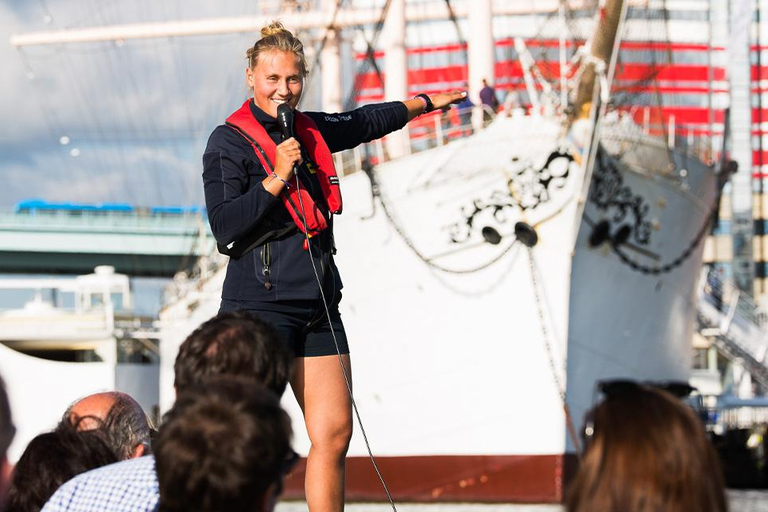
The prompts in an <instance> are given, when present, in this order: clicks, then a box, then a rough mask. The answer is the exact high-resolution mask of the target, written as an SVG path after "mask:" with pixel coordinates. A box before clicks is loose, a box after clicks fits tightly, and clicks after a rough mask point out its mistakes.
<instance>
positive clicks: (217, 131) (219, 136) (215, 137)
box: [208, 124, 245, 149]
mask: <svg viewBox="0 0 768 512" xmlns="http://www.w3.org/2000/svg"><path fill="white" fill-rule="evenodd" d="M244 142H245V139H244V137H243V136H242V135H240V134H239V133H237V131H236V130H235V129H234V128H232V127H231V126H227V125H226V124H220V125H219V126H217V127H216V128H214V129H213V131H212V132H211V136H210V137H208V148H209V149H210V148H212V147H217V148H222V149H226V148H230V147H231V146H233V145H234V146H242V145H243V144H244Z"/></svg>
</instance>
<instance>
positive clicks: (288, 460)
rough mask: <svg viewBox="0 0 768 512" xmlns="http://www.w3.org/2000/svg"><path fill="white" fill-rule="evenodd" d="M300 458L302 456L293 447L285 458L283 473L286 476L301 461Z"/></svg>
mask: <svg viewBox="0 0 768 512" xmlns="http://www.w3.org/2000/svg"><path fill="white" fill-rule="evenodd" d="M300 458H301V456H300V455H299V454H298V453H296V451H295V450H293V448H291V449H290V451H289V452H288V455H287V456H286V457H285V460H284V461H283V466H282V468H281V473H282V475H283V476H286V475H287V474H289V473H290V472H291V471H292V470H293V468H294V467H296V463H298V462H299V459H300Z"/></svg>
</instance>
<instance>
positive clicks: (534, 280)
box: [528, 247, 581, 458]
mask: <svg viewBox="0 0 768 512" xmlns="http://www.w3.org/2000/svg"><path fill="white" fill-rule="evenodd" d="M528 265H529V267H530V270H531V284H532V285H533V295H534V298H535V299H536V310H537V313H538V315H539V324H540V325H541V336H542V338H543V340H544V348H546V351H547V360H548V361H549V369H550V371H551V372H552V378H553V379H554V381H555V386H556V387H557V392H558V394H559V395H560V400H561V401H562V403H563V411H564V412H565V423H566V426H567V428H568V434H569V435H570V437H571V441H572V442H573V446H574V447H575V448H576V453H577V455H578V456H579V458H581V446H580V443H579V437H578V435H577V433H576V427H575V425H574V423H573V415H571V409H570V407H569V406H568V400H567V398H566V395H565V386H563V383H562V381H561V380H560V374H559V372H558V371H557V365H556V364H555V355H554V351H553V350H552V343H551V342H550V339H549V330H547V322H546V315H545V314H544V304H543V301H542V300H541V295H540V294H539V278H538V273H537V270H536V261H535V259H534V257H533V248H532V247H528Z"/></svg>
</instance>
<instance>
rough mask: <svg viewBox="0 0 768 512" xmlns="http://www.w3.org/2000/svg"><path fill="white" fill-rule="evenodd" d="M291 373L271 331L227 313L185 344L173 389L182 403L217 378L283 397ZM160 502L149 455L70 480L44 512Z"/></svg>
mask: <svg viewBox="0 0 768 512" xmlns="http://www.w3.org/2000/svg"><path fill="white" fill-rule="evenodd" d="M291 369H292V354H291V353H290V352H289V351H288V349H287V348H286V346H285V344H284V343H282V340H280V338H279V336H278V334H277V333H276V332H275V331H274V330H273V329H272V328H271V327H270V326H269V325H267V324H265V323H264V322H262V321H260V320H258V319H256V318H254V317H252V316H249V315H246V314H243V313H223V314H219V315H217V316H215V317H213V318H212V319H210V320H208V321H207V322H205V323H203V324H202V325H201V326H200V327H198V328H197V329H196V330H195V331H194V332H193V333H192V334H190V335H189V336H188V337H187V339H186V340H185V341H184V343H182V344H181V347H179V354H178V356H177V357H176V363H175V365H174V374H175V381H174V385H175V387H176V392H177V393H178V394H179V397H181V396H182V395H184V396H186V395H187V394H188V393H187V392H188V391H189V390H193V389H194V390H196V389H199V388H200V387H201V386H203V387H204V385H205V383H206V382H208V381H209V380H210V379H212V378H213V379H215V378H219V377H226V378H238V379H246V380H248V381H249V382H250V384H251V386H252V387H253V388H260V387H262V386H263V387H264V388H266V389H267V390H269V391H270V392H272V393H273V394H274V395H275V396H276V397H279V396H281V395H282V394H283V392H284V391H285V388H286V385H287V383H288V379H289V377H290V375H291ZM162 428H163V427H162V426H161V430H162ZM153 447H154V443H153ZM218 455H221V456H222V458H221V462H222V464H225V463H226V460H225V459H224V456H225V455H226V456H229V455H232V454H223V453H222V454H218ZM159 499H160V486H159V485H158V476H157V472H156V470H155V457H154V456H151V455H149V456H145V457H140V458H138V459H132V460H129V461H125V462H121V463H118V464H112V465H109V466H105V467H103V468H99V469H97V470H94V471H89V472H88V473H84V474H82V475H80V476H78V477H76V478H74V479H72V480H70V481H69V482H67V483H65V484H64V485H62V486H61V487H60V488H59V490H58V491H56V493H55V494H54V495H53V496H52V497H51V499H50V500H49V501H48V503H46V504H45V507H43V511H44V512H60V511H70V512H75V511H76V512H88V511H92V512H121V511H128V510H130V511H132V512H143V511H146V512H150V511H154V510H156V507H157V505H158V501H159ZM196 510H197V508H196ZM221 510H226V509H224V508H223V509H221Z"/></svg>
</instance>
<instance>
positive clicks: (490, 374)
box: [161, 2, 718, 502]
mask: <svg viewBox="0 0 768 512" xmlns="http://www.w3.org/2000/svg"><path fill="white" fill-rule="evenodd" d="M609 4H610V2H609ZM609 9H610V7H609V6H608V5H607V6H606V11H608V10H609ZM619 11H621V9H619ZM607 17H608V18H610V17H611V16H607ZM628 27H629V28H634V29H637V28H638V27H637V26H632V23H631V22H628ZM625 28H627V27H625ZM635 33H637V31H635ZM593 43H594V41H593ZM594 46H595V47H598V46H600V45H599V44H597V43H595V44H594ZM608 46H609V47H612V46H613V44H612V41H611V42H610V43H609V44H608ZM595 58H598V59H602V61H603V62H604V64H605V65H606V67H605V74H604V75H603V78H602V79H601V78H600V76H599V74H598V81H601V80H602V81H603V83H610V76H611V73H612V72H611V66H610V64H611V62H610V59H609V58H605V57H600V56H597V57H595ZM603 94H605V91H604V92H603ZM590 97H591V95H590ZM595 98H597V97H595ZM606 103H607V97H605V96H604V97H603V101H602V103H601V105H606ZM579 106H580V104H577V109H576V111H577V112H579V111H580V109H579V108H578V107H579ZM542 110H544V111H545V112H544V113H541V112H538V111H535V112H533V113H531V114H529V115H524V114H519V115H510V116H499V117H498V118H496V120H495V121H494V122H493V123H492V124H491V125H490V126H489V127H488V128H486V129H485V130H483V131H481V132H479V133H476V134H475V135H473V136H471V137H467V138H463V139H460V140H457V141H455V142H451V143H449V144H447V145H444V146H441V147H437V148H435V149H431V150H428V151H424V152H421V153H418V154H414V155H411V156H408V157H404V158H401V159H398V160H395V161H391V162H388V163H384V164H381V165H379V166H377V167H376V169H375V174H374V176H375V179H376V181H377V185H378V191H379V193H378V194H372V193H371V183H372V182H371V181H370V180H369V179H368V178H367V177H366V175H365V174H363V173H357V174H353V175H351V176H348V177H346V178H345V179H344V180H343V182H342V183H343V184H342V188H343V192H344V196H345V202H346V204H345V211H344V214H343V215H341V216H340V217H338V218H337V220H336V221H335V239H336V245H337V247H338V255H337V256H336V257H337V262H338V265H339V268H340V269H341V273H342V279H343V281H344V290H343V295H344V299H343V300H342V303H341V312H342V318H343V320H344V323H345V326H346V330H347V334H348V337H349V339H350V343H351V353H352V361H353V367H354V375H355V379H354V381H355V400H356V403H357V406H358V407H359V411H360V413H361V415H362V418H363V422H364V426H365V429H366V431H367V434H368V438H369V439H370V441H371V448H372V449H373V452H374V454H375V455H376V460H377V463H378V465H379V467H380V468H381V471H382V474H383V476H384V478H385V479H386V481H387V483H388V485H389V489H390V490H391V492H392V494H393V496H394V498H395V499H396V500H402V501H529V502H541V501H558V500H560V499H562V497H563V486H564V481H565V479H566V478H567V475H568V473H569V471H570V470H571V469H572V467H573V463H574V462H575V459H576V456H575V454H576V452H577V450H578V445H579V435H578V430H579V428H580V425H581V420H582V417H583V415H584V413H585V412H586V411H587V410H588V409H589V408H590V406H591V405H592V404H593V402H594V400H595V398H596V395H595V384H596V382H597V381H598V380H601V379H606V378H616V377H621V378H632V379H639V380H676V381H687V380H688V377H689V372H690V366H691V364H690V353H691V337H692V330H693V325H694V319H695V312H696V298H695V293H694V292H695V283H696V281H697V278H698V276H699V272H700V268H701V262H702V251H703V243H702V242H703V238H704V237H705V236H706V235H707V234H708V227H709V223H710V219H711V216H712V212H713V211H714V210H713V209H714V208H716V204H717V195H718V176H717V173H716V169H715V166H714V165H712V164H711V161H710V159H711V158H712V153H711V148H710V147H707V148H703V149H700V148H699V147H698V146H694V145H692V144H686V145H685V147H679V146H675V144H674V143H673V141H672V137H668V136H665V137H664V138H660V137H659V136H658V135H653V133H652V130H650V129H648V127H647V126H646V127H645V128H643V127H641V126H638V125H636V124H635V122H634V120H633V116H632V115H631V113H630V112H628V111H624V112H622V111H621V110H615V111H613V112H609V113H607V114H606V112H605V111H601V109H600V108H598V106H597V104H595V106H594V110H593V116H592V117H591V118H590V117H588V116H587V118H586V119H583V120H580V121H576V122H574V123H573V124H570V123H569V122H568V119H567V114H566V113H565V112H566V109H562V108H556V107H553V108H549V109H546V108H543V109H542ZM558 112H559V113H558ZM590 119H593V120H594V119H600V121H599V123H598V126H599V136H598V137H597V138H599V140H600V145H599V148H600V149H597V148H598V146H597V145H595V144H590V141H591V137H592V134H593V128H594V126H595V124H594V123H592V121H590ZM374 196H375V197H374ZM372 197H373V214H371V209H372ZM224 272H225V269H224V268H222V269H221V270H220V271H219V272H218V273H217V275H215V276H214V277H213V278H211V279H209V280H206V281H202V282H201V283H200V284H199V286H198V290H197V291H196V292H195V293H193V294H188V295H187V296H185V297H179V299H178V300H177V301H176V302H174V303H171V304H169V305H168V307H167V308H166V310H165V311H164V313H163V315H162V319H163V324H164V326H165V327H164V333H165V334H164V335H163V338H162V343H161V346H162V350H163V361H164V362H163V364H164V369H163V371H162V372H163V373H162V375H161V386H162V390H161V400H162V402H163V404H162V405H163V406H164V407H167V406H168V405H169V404H170V403H171V401H172V400H173V394H172V389H171V382H172V379H171V377H172V372H171V365H172V358H173V356H174V355H175V350H176V347H178V344H179V343H180V342H181V340H183V338H184V336H186V334H187V333H189V332H190V331H191V330H192V329H193V328H194V327H196V326H197V325H199V324H200V323H201V322H202V321H204V320H205V319H207V318H208V317H210V316H211V315H213V314H215V312H216V310H217V308H218V301H219V293H220V289H221V288H220V287H221V282H222V278H223V273H224ZM288 395H289V396H287V397H286V398H285V400H284V403H285V405H286V407H287V408H288V409H289V411H290V412H291V414H292V416H293V419H294V422H295V427H294V428H295V432H296V436H297V440H296V448H297V449H298V450H299V451H300V452H303V453H306V450H307V449H308V447H309V443H308V440H307V438H306V435H305V433H304V429H303V421H302V418H301V413H300V411H299V409H298V407H297V406H296V404H295V402H294V401H293V398H292V397H291V396H290V394H288ZM302 484H303V475H302V474H301V472H299V473H298V474H296V475H294V476H293V477H292V479H291V481H290V482H289V489H288V495H289V496H300V495H301V487H302ZM347 495H348V498H349V499H352V500H355V499H359V500H384V499H385V494H384V492H383V490H382V488H381V484H380V482H379V480H378V478H377V476H376V473H375V472H374V469H373V467H372V465H371V462H370V460H369V458H368V455H367V450H366V446H365V444H364V442H363V438H362V436H360V432H359V429H358V430H357V432H356V434H355V436H354V438H353V441H352V446H351V448H350V453H349V459H348V472H347Z"/></svg>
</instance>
